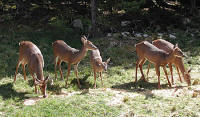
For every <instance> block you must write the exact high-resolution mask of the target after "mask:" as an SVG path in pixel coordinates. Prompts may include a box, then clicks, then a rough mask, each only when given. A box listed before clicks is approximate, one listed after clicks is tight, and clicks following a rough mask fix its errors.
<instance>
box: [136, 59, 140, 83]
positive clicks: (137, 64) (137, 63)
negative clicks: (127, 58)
mask: <svg viewBox="0 0 200 117" xmlns="http://www.w3.org/2000/svg"><path fill="white" fill-rule="evenodd" d="M138 66H139V59H138V60H137V62H136V68H135V82H137V69H138Z"/></svg>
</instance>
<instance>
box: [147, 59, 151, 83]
mask: <svg viewBox="0 0 200 117" xmlns="http://www.w3.org/2000/svg"><path fill="white" fill-rule="evenodd" d="M150 67H151V63H150V62H149V64H148V68H147V81H148V80H149V77H148V75H149V69H150Z"/></svg>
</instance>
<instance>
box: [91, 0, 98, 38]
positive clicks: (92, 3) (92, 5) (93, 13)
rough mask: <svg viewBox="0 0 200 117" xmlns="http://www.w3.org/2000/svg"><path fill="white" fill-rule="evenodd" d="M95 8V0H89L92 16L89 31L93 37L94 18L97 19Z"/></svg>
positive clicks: (94, 30) (95, 30) (94, 28)
mask: <svg viewBox="0 0 200 117" xmlns="http://www.w3.org/2000/svg"><path fill="white" fill-rule="evenodd" d="M96 11H97V8H96V2H95V0H91V16H92V29H91V31H90V33H91V36H92V37H95V36H96V34H97V27H96V19H97V14H96Z"/></svg>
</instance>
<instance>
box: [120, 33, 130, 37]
mask: <svg viewBox="0 0 200 117" xmlns="http://www.w3.org/2000/svg"><path fill="white" fill-rule="evenodd" d="M121 34H122V36H123V37H128V35H130V33H129V32H122V33H121Z"/></svg>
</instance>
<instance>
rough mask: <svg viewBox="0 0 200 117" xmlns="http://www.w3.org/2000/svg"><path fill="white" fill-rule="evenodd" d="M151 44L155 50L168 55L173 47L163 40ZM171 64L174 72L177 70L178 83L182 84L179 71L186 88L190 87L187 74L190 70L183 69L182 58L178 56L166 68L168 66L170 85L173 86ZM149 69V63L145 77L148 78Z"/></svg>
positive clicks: (189, 77)
mask: <svg viewBox="0 0 200 117" xmlns="http://www.w3.org/2000/svg"><path fill="white" fill-rule="evenodd" d="M152 44H153V45H154V46H156V47H157V48H159V49H162V50H164V51H165V52H167V53H170V52H171V51H172V50H173V47H174V45H173V44H172V43H170V42H168V41H166V40H163V39H157V40H154V41H153V42H152ZM172 64H173V65H175V67H176V70H177V72H178V75H179V80H180V82H181V83H182V80H181V76H180V71H181V73H182V76H183V79H184V80H185V82H186V83H187V84H188V86H190V85H191V81H190V79H191V76H190V74H189V73H190V71H191V69H189V70H186V69H185V67H184V63H183V58H181V57H178V56H177V57H175V59H174V60H172V61H171V62H170V63H168V66H169V68H170V72H171V82H172V84H174V80H173V69H172ZM149 68H150V63H149V65H148V69H147V77H148V74H149ZM179 70H180V71H179Z"/></svg>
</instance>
